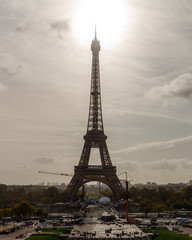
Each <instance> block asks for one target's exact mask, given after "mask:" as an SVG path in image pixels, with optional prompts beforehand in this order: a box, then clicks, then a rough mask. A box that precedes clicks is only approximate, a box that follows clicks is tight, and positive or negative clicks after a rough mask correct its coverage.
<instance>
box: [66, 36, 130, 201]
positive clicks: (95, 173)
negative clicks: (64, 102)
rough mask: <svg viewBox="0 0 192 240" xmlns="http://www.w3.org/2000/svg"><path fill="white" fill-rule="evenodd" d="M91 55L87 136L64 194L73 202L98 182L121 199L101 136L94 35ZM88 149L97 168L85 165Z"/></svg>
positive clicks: (102, 133) (98, 72)
mask: <svg viewBox="0 0 192 240" xmlns="http://www.w3.org/2000/svg"><path fill="white" fill-rule="evenodd" d="M91 51H92V71H91V89H90V105H89V115H88V124H87V133H86V135H85V136H84V140H85V142H84V146H83V151H82V154H81V157H80V161H79V165H78V166H75V168H74V176H73V177H72V179H71V182H70V183H69V185H68V187H67V189H66V193H67V195H68V196H69V197H70V198H71V199H73V198H74V197H75V195H76V192H77V191H78V189H79V188H80V187H81V186H83V185H84V184H85V183H87V182H90V181H100V182H103V183H105V184H106V185H108V186H109V188H110V189H111V190H112V192H113V194H114V196H115V197H116V198H117V199H119V198H122V197H124V195H125V190H124V188H123V187H122V184H121V182H120V180H119V178H118V177H117V174H116V167H115V166H113V165H112V162H111V158H110V155H109V152H108V148H107V144H106V140H107V136H106V135H105V134H104V127H103V118H102V107H101V88H100V69H99V51H100V42H99V41H98V40H97V36H96V33H95V39H94V40H93V41H92V44H91ZM92 148H99V152H100V158H101V165H89V158H90V154H91V149H92Z"/></svg>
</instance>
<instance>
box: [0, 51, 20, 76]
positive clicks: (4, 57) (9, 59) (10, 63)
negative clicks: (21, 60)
mask: <svg viewBox="0 0 192 240" xmlns="http://www.w3.org/2000/svg"><path fill="white" fill-rule="evenodd" d="M22 68H23V66H22V65H21V64H18V63H17V61H16V60H15V59H14V57H13V56H12V55H10V54H7V53H2V54H0V74H1V75H3V76H7V77H11V78H12V77H15V75H17V74H18V73H19V72H20V71H21V69H22Z"/></svg>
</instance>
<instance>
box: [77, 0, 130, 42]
mask: <svg viewBox="0 0 192 240" xmlns="http://www.w3.org/2000/svg"><path fill="white" fill-rule="evenodd" d="M75 14H76V16H75V17H74V24H73V25H74V32H75V35H77V36H78V38H79V40H80V41H87V40H89V41H90V39H92V38H93V34H94V29H95V25H96V27H97V35H98V39H99V40H100V41H102V44H105V43H109V42H114V41H115V42H116V41H119V40H120V38H121V36H122V33H123V28H124V26H125V13H124V8H123V5H122V3H121V1H120V0H84V1H81V2H80V4H79V6H78V7H77V11H76V13H75Z"/></svg>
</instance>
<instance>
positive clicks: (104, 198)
mask: <svg viewBox="0 0 192 240" xmlns="http://www.w3.org/2000/svg"><path fill="white" fill-rule="evenodd" d="M110 202H111V200H110V198H108V197H101V198H100V199H99V203H100V204H107V203H110Z"/></svg>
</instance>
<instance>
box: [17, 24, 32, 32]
mask: <svg viewBox="0 0 192 240" xmlns="http://www.w3.org/2000/svg"><path fill="white" fill-rule="evenodd" d="M30 28H31V24H30V23H23V24H21V25H18V26H17V27H16V28H15V31H16V32H21V33H23V32H27V31H28V30H29V29H30Z"/></svg>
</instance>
